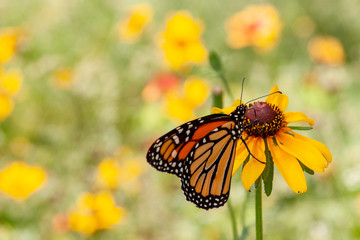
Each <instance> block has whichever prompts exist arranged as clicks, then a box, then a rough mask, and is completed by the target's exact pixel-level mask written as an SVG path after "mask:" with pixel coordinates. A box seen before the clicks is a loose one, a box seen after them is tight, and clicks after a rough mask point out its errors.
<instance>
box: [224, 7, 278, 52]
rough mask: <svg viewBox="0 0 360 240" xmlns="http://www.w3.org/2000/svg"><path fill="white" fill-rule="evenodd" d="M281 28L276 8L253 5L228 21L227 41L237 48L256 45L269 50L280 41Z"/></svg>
mask: <svg viewBox="0 0 360 240" xmlns="http://www.w3.org/2000/svg"><path fill="white" fill-rule="evenodd" d="M281 28H282V24H281V21H280V19H279V14H278V12H277V10H276V8H274V7H273V6H271V5H257V6H256V5H251V6H248V7H247V8H245V9H244V10H243V11H240V12H237V13H236V14H234V15H233V16H231V17H230V18H229V19H228V20H227V21H226V32H227V42H228V44H229V46H230V47H231V48H235V49H239V48H244V47H247V46H254V47H255V48H257V49H259V50H262V51H269V50H271V49H273V48H274V47H275V46H276V44H277V43H278V41H279V35H280V32H281Z"/></svg>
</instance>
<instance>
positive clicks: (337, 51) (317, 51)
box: [308, 36, 345, 66]
mask: <svg viewBox="0 0 360 240" xmlns="http://www.w3.org/2000/svg"><path fill="white" fill-rule="evenodd" d="M308 52H309V55H310V57H311V59H312V60H313V61H315V62H318V63H323V64H326V65H332V66H338V65H341V64H343V62H344V60H345V52H344V48H343V45H342V44H341V42H340V41H339V40H338V39H337V38H334V37H331V36H321V37H315V38H313V39H312V40H311V41H310V42H309V44H308Z"/></svg>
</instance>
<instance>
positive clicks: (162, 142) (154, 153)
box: [146, 114, 232, 178]
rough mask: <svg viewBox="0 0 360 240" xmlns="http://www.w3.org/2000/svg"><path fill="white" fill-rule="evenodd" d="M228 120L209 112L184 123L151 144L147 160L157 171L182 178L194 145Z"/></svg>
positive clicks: (228, 120) (224, 116)
mask: <svg viewBox="0 0 360 240" xmlns="http://www.w3.org/2000/svg"><path fill="white" fill-rule="evenodd" d="M228 122H232V118H231V117H229V115H226V114H211V115H208V116H205V117H201V118H198V119H195V120H193V121H189V122H187V123H184V124H182V125H180V126H179V127H177V128H175V129H173V130H172V131H170V132H168V133H166V134H165V135H163V136H162V137H160V138H159V139H157V140H156V141H155V142H154V143H153V144H152V145H151V147H150V148H149V151H148V153H147V156H146V158H147V161H148V163H149V164H150V165H151V166H153V167H154V168H156V169H157V170H159V171H162V172H168V173H171V174H175V175H177V176H178V177H180V178H183V177H184V174H185V173H184V169H185V165H186V164H187V163H186V161H188V160H187V159H188V156H189V154H190V152H191V151H192V150H193V149H194V147H195V145H196V144H197V143H198V142H199V141H200V140H201V139H203V138H204V137H205V136H206V135H208V134H209V133H210V132H211V131H212V130H214V129H215V128H217V127H219V126H221V125H223V124H226V123H228Z"/></svg>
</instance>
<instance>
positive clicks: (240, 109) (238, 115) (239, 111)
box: [229, 103, 247, 124]
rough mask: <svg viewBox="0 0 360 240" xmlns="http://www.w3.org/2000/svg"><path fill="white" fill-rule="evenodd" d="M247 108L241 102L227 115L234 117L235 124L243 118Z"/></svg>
mask: <svg viewBox="0 0 360 240" xmlns="http://www.w3.org/2000/svg"><path fill="white" fill-rule="evenodd" d="M246 110H247V106H246V105H245V104H243V103H241V104H240V105H239V106H237V107H236V109H235V110H234V111H233V112H231V113H230V114H229V115H230V117H232V118H234V120H235V122H236V123H237V124H239V123H241V122H242V120H243V119H244V116H245V112H246Z"/></svg>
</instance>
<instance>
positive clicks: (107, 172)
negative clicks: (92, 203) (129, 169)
mask: <svg viewBox="0 0 360 240" xmlns="http://www.w3.org/2000/svg"><path fill="white" fill-rule="evenodd" d="M119 174H120V166H119V163H118V160H117V159H115V158H105V159H103V160H102V161H101V163H100V164H99V166H98V168H97V175H96V179H97V182H98V183H99V184H100V185H101V186H105V187H107V188H115V187H117V186H118V184H119Z"/></svg>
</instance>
